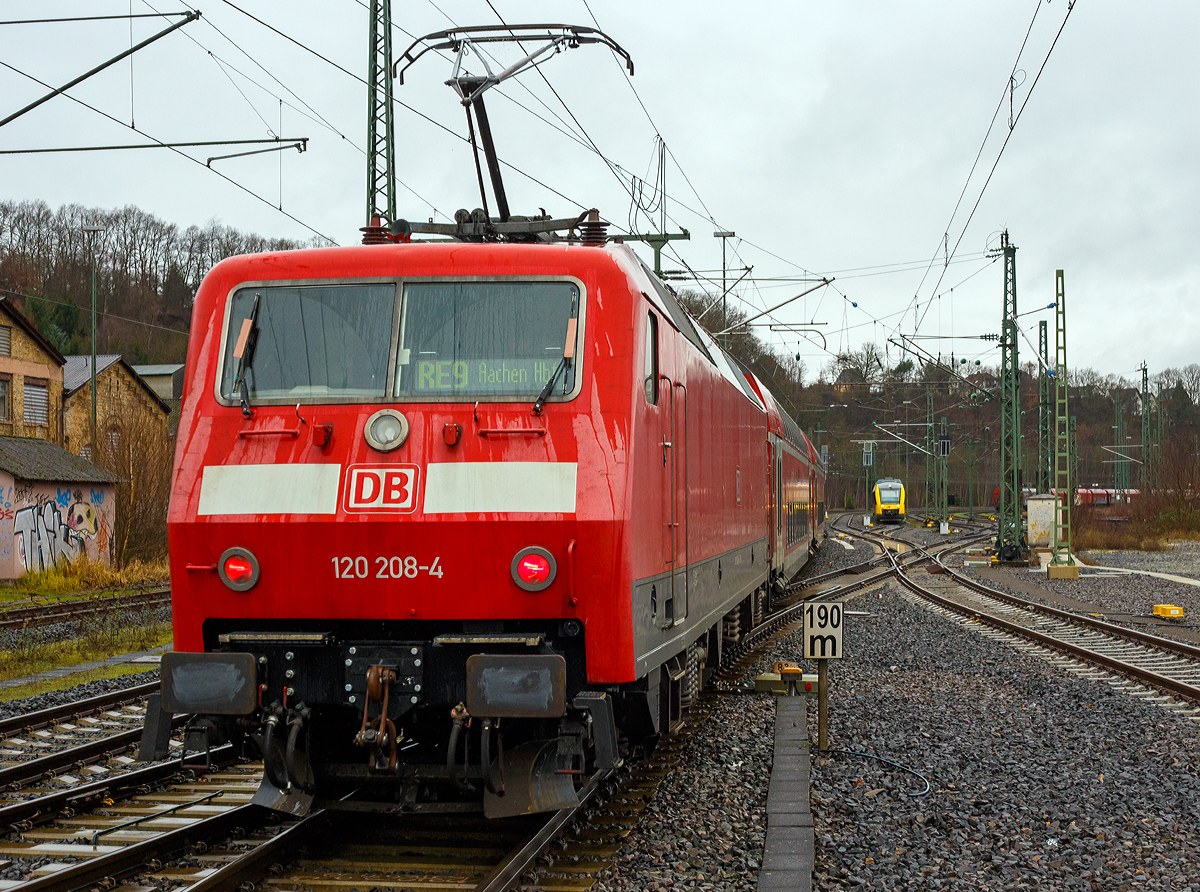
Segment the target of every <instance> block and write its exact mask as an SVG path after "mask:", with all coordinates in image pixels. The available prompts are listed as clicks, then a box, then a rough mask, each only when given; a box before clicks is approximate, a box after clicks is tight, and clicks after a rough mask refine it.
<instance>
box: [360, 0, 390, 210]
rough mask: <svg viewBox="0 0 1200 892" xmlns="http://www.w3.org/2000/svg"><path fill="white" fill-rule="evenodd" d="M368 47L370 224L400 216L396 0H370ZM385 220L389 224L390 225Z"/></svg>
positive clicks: (368, 206) (368, 208) (368, 193)
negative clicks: (394, 119)
mask: <svg viewBox="0 0 1200 892" xmlns="http://www.w3.org/2000/svg"><path fill="white" fill-rule="evenodd" d="M370 2H371V22H370V27H371V33H370V40H369V42H368V48H367V225H368V226H372V225H377V224H376V223H375V222H374V220H375V218H380V219H382V220H384V221H386V223H392V222H393V221H395V219H396V132H395V127H394V126H393V123H392V0H370ZM386 223H385V225H386Z"/></svg>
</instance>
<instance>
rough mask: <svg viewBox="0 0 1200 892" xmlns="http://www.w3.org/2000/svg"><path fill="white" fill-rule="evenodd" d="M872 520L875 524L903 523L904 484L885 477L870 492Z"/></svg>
mask: <svg viewBox="0 0 1200 892" xmlns="http://www.w3.org/2000/svg"><path fill="white" fill-rule="evenodd" d="M872 499H873V505H872V508H871V514H872V519H873V520H874V522H875V523H904V484H903V483H901V482H900V481H899V480H896V479H895V478H894V477H885V478H883V479H882V480H880V481H878V482H877V483H876V484H875V489H874V490H873V491H872Z"/></svg>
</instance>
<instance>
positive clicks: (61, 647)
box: [0, 614, 171, 680]
mask: <svg viewBox="0 0 1200 892" xmlns="http://www.w3.org/2000/svg"><path fill="white" fill-rule="evenodd" d="M170 640H171V624H170V623H167V622H153V621H151V622H147V621H139V619H138V617H136V616H135V617H133V618H132V619H131V618H130V617H129V615H128V614H111V615H108V616H100V617H95V618H93V619H91V620H89V621H88V623H87V625H86V626H85V628H84V631H83V633H82V634H81V635H80V636H79V637H78V638H71V639H69V640H66V641H54V642H49V643H41V642H36V641H35V640H34V636H33V635H30V636H28V639H27V640H24V641H23V640H22V639H21V638H20V637H19V636H18V637H17V640H16V641H15V642H14V643H13V644H12V645H10V647H9V648H8V649H4V650H0V680H8V679H12V678H24V677H26V676H30V675H37V674H39V673H41V672H48V671H49V670H51V669H61V668H63V667H66V666H77V665H79V664H80V663H91V662H95V661H97V660H105V659H108V658H109V657H113V656H117V655H118V654H125V653H135V652H137V651H143V650H149V649H150V648H152V647H158V646H159V645H161V644H166V643H167V642H169V641H170ZM144 669H145V667H143V670H144Z"/></svg>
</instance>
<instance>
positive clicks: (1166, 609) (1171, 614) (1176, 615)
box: [1154, 604, 1183, 619]
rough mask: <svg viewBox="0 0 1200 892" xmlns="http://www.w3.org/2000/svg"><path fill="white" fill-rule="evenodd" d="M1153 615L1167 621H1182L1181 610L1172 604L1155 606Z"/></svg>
mask: <svg viewBox="0 0 1200 892" xmlns="http://www.w3.org/2000/svg"><path fill="white" fill-rule="evenodd" d="M1154 615H1155V616H1163V617H1166V618H1167V619H1183V608H1182V607H1176V606H1175V605H1174V604H1155V605H1154Z"/></svg>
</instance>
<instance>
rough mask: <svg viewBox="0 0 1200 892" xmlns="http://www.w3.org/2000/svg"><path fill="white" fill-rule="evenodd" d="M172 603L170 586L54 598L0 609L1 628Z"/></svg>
mask: <svg viewBox="0 0 1200 892" xmlns="http://www.w3.org/2000/svg"><path fill="white" fill-rule="evenodd" d="M170 605H171V588H170V586H162V587H159V588H154V589H149V590H147V591H143V592H136V593H134V594H130V595H93V596H92V597H89V598H76V599H71V600H66V599H64V600H54V601H48V602H46V603H43V604H37V605H35V606H33V607H14V608H12V609H10V610H4V611H0V629H31V628H36V627H38V626H49V625H52V624H54V623H63V622H71V621H74V620H80V619H86V618H88V617H94V616H103V615H105V614H109V613H118V612H123V611H131V610H132V611H139V612H140V611H145V610H157V609H159V608H161V607H169V606H170Z"/></svg>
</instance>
